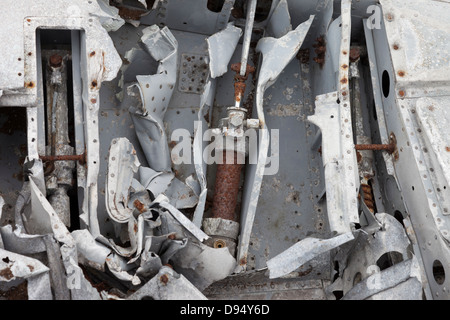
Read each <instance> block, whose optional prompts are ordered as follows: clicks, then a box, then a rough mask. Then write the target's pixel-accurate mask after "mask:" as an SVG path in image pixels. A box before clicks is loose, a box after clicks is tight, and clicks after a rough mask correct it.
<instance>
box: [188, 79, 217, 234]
mask: <svg viewBox="0 0 450 320" xmlns="http://www.w3.org/2000/svg"><path fill="white" fill-rule="evenodd" d="M215 84H216V82H215V81H211V80H210V81H208V82H207V83H206V85H205V88H204V90H203V93H202V95H201V97H200V108H199V110H198V114H197V122H196V123H195V124H194V126H195V128H194V141H193V143H192V153H193V158H194V167H195V173H196V176H197V180H198V183H199V184H200V192H198V193H197V195H198V203H197V206H196V207H195V211H194V216H193V218H192V223H194V225H196V226H197V227H199V228H200V226H201V224H202V220H203V213H204V211H205V205H206V197H207V193H208V189H207V180H206V163H205V161H203V150H204V147H205V141H204V140H203V136H204V132H205V131H206V128H207V122H206V120H205V110H208V109H207V108H208V107H209V108H211V107H212V106H213V104H214V92H215V88H216V87H215ZM208 113H209V111H208Z"/></svg>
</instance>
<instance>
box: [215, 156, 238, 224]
mask: <svg viewBox="0 0 450 320" xmlns="http://www.w3.org/2000/svg"><path fill="white" fill-rule="evenodd" d="M242 167H243V165H242V164H238V163H237V153H236V152H234V161H233V163H226V152H223V164H218V165H217V173H216V184H215V189H214V198H213V207H212V215H213V217H214V218H222V219H226V220H232V221H235V209H236V204H237V196H238V192H239V182H240V178H241V170H242Z"/></svg>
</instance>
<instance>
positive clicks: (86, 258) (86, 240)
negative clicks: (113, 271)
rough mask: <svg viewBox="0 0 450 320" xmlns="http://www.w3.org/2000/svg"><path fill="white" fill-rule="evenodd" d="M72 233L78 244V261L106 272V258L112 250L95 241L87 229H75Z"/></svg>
mask: <svg viewBox="0 0 450 320" xmlns="http://www.w3.org/2000/svg"><path fill="white" fill-rule="evenodd" d="M71 235H72V237H73V239H74V240H75V242H76V244H77V253H78V261H79V262H80V263H81V264H83V265H86V266H89V267H92V268H94V269H97V270H100V271H102V272H104V271H105V262H106V258H107V257H108V255H109V254H110V253H111V250H110V249H108V248H107V247H106V246H104V245H102V244H101V243H99V242H98V241H95V239H94V237H93V236H92V235H91V233H90V232H89V231H88V230H86V229H84V230H74V231H72V233H71Z"/></svg>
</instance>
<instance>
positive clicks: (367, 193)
mask: <svg viewBox="0 0 450 320" xmlns="http://www.w3.org/2000/svg"><path fill="white" fill-rule="evenodd" d="M361 189H362V191H363V198H364V203H365V204H366V206H367V208H369V210H370V212H372V213H373V212H375V200H374V197H373V190H372V187H371V186H370V185H369V184H365V183H361Z"/></svg>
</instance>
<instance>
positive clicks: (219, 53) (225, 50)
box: [206, 23, 242, 79]
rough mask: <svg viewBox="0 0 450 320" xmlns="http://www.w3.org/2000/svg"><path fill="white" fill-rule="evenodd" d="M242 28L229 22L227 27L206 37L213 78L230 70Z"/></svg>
mask: <svg viewBox="0 0 450 320" xmlns="http://www.w3.org/2000/svg"><path fill="white" fill-rule="evenodd" d="M241 36H242V29H241V28H238V27H235V26H234V25H233V24H232V23H229V24H228V25H227V27H226V28H225V29H224V30H222V31H219V32H217V33H215V34H213V35H212V36H210V37H208V38H207V39H206V42H207V43H208V53H209V70H210V73H211V78H213V79H214V78H217V77H220V76H222V75H223V74H225V72H227V71H228V63H229V62H230V59H231V57H232V56H233V53H234V51H235V50H236V46H237V44H238V41H239V38H240V37H241Z"/></svg>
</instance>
